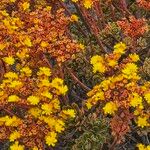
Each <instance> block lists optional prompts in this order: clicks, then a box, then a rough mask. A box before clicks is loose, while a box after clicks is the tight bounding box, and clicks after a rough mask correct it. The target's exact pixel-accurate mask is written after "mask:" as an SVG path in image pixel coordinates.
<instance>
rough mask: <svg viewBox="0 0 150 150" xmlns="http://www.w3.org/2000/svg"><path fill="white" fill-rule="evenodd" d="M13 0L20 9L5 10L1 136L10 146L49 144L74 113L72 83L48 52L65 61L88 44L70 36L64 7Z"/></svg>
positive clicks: (1, 14)
mask: <svg viewBox="0 0 150 150" xmlns="http://www.w3.org/2000/svg"><path fill="white" fill-rule="evenodd" d="M9 2H10V1H9ZM9 2H8V3H9ZM11 3H13V4H14V5H15V6H17V9H16V10H15V11H12V12H9V10H7V9H2V10H0V57H1V59H0V69H1V72H0V97H1V100H0V109H1V115H0V140H1V141H2V140H3V141H4V140H9V141H10V149H11V150H23V149H26V148H28V149H33V150H37V149H44V147H46V145H47V146H55V144H56V142H57V137H58V134H59V133H61V132H63V131H64V129H65V127H66V121H67V120H69V119H71V118H74V117H75V111H74V110H73V109H71V108H63V100H64V99H65V98H64V96H65V95H66V93H67V91H68V87H67V86H66V85H64V81H63V79H61V78H58V77H57V76H56V74H55V76H53V70H52V69H53V68H51V64H50V62H49V60H48V59H47V57H50V56H51V57H52V58H53V59H56V62H57V63H58V64H59V65H60V64H62V63H63V62H64V61H66V60H69V59H71V57H72V55H73V54H74V53H76V52H77V51H80V50H81V49H83V47H84V46H83V45H82V44H78V43H77V42H76V41H73V40H72V39H71V38H70V37H69V36H68V34H67V32H66V31H67V27H68V25H69V23H70V21H71V18H69V17H66V16H65V15H64V13H63V10H62V9H57V10H56V12H54V13H53V14H52V12H51V6H46V7H43V6H41V7H38V8H36V9H32V7H33V6H32V7H31V4H30V1H28V0H26V1H25V0H21V1H13V0H11V2H10V3H9V4H11ZM50 68H51V69H50Z"/></svg>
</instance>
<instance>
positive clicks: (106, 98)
mask: <svg viewBox="0 0 150 150" xmlns="http://www.w3.org/2000/svg"><path fill="white" fill-rule="evenodd" d="M126 48H127V47H126V45H125V44H124V43H122V42H121V43H118V44H116V45H115V46H114V51H113V53H112V54H108V55H105V56H98V55H97V56H93V57H92V59H91V64H92V65H93V72H94V73H95V72H98V73H102V74H104V76H105V79H104V80H103V81H102V82H101V83H100V84H98V85H96V86H95V87H94V88H93V89H92V90H91V91H90V92H88V94H87V95H88V97H89V98H88V99H87V101H86V106H87V107H88V109H90V108H91V107H92V106H94V105H97V104H98V103H102V104H103V108H102V110H103V112H104V114H106V115H111V116H113V117H112V119H111V127H112V134H113V135H114V136H117V137H122V136H123V135H124V134H126V132H128V131H129V130H130V128H129V124H130V123H131V119H134V120H135V122H136V123H137V125H138V126H139V127H142V128H144V127H146V126H150V123H149V109H148V108H149V105H150V90H149V89H150V83H149V82H147V83H145V84H143V85H139V81H140V76H139V75H138V66H137V64H136V63H137V61H138V60H139V56H138V55H137V54H135V53H134V54H130V55H129V56H128V57H126V58H121V57H123V54H124V53H125V52H126ZM124 57H125V56H124ZM120 61H121V62H120ZM104 62H105V63H104ZM131 108H132V109H131Z"/></svg>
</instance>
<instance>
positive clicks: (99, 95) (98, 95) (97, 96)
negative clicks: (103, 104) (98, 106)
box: [93, 91, 105, 101]
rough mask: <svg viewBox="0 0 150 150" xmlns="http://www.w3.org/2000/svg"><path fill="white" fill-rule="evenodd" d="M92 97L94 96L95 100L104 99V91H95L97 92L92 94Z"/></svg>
mask: <svg viewBox="0 0 150 150" xmlns="http://www.w3.org/2000/svg"><path fill="white" fill-rule="evenodd" d="M93 98H94V99H95V100H96V101H98V100H104V99H105V97H104V92H102V91H99V92H97V93H96V94H95V95H94V97H93Z"/></svg>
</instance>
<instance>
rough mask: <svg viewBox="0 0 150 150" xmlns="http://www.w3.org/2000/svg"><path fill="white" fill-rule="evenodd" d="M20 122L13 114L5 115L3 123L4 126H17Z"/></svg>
mask: <svg viewBox="0 0 150 150" xmlns="http://www.w3.org/2000/svg"><path fill="white" fill-rule="evenodd" d="M20 123H21V121H20V119H19V118H17V117H16V116H13V117H9V116H6V117H5V125H6V126H13V127H17V126H18V125H19V124H20Z"/></svg>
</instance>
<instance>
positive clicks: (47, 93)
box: [41, 91, 53, 99]
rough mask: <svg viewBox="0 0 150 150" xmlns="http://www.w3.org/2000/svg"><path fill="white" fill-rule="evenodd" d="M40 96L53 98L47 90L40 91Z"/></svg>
mask: <svg viewBox="0 0 150 150" xmlns="http://www.w3.org/2000/svg"><path fill="white" fill-rule="evenodd" d="M41 95H42V96H44V97H47V98H49V99H52V98H53V95H52V94H51V93H50V92H49V91H44V92H42V93H41Z"/></svg>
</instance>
